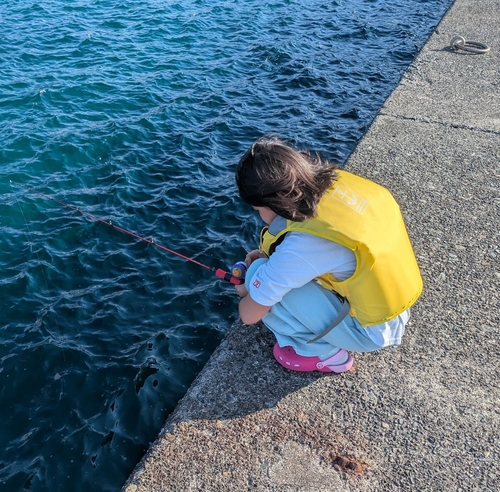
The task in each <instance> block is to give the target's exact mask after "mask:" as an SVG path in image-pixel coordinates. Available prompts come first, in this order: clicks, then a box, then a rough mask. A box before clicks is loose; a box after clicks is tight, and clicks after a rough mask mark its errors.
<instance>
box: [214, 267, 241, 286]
mask: <svg viewBox="0 0 500 492" xmlns="http://www.w3.org/2000/svg"><path fill="white" fill-rule="evenodd" d="M215 275H216V277H219V278H221V279H223V280H225V281H226V282H231V283H232V284H234V285H241V284H243V283H245V281H244V280H243V279H241V278H236V277H233V276H232V275H231V274H230V273H229V272H225V271H224V270H222V269H221V268H217V270H215Z"/></svg>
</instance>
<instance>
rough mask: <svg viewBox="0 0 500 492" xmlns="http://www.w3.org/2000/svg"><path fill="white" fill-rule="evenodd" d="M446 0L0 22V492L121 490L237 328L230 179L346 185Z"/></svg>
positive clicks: (91, 10) (138, 8) (238, 237)
mask: <svg viewBox="0 0 500 492" xmlns="http://www.w3.org/2000/svg"><path fill="white" fill-rule="evenodd" d="M450 3H451V2H450V0H432V1H431V0H427V1H426V0H404V1H403V0H395V1H391V2H388V1H385V0H349V1H344V0H328V1H325V0H272V1H269V2H265V1H257V0H248V1H236V0H233V1H231V0H215V1H214V0H210V1H207V0H182V1H173V0H161V1H160V0H143V1H135V2H130V1H125V0H74V1H71V2H67V1H64V0H45V1H43V2H42V1H35V0H9V1H6V2H2V5H1V6H0V26H1V27H0V111H1V113H0V116H1V120H0V144H1V145H0V317H1V318H0V319H1V322H0V328H1V330H0V361H1V365H0V395H1V400H0V422H1V424H2V431H1V433H0V464H1V466H0V484H1V485H2V487H1V488H2V490H5V491H23V490H30V491H46V490H57V491H73V492H74V491H88V490H100V491H116V490H119V488H120V487H121V485H122V484H123V483H124V481H125V479H126V478H127V476H128V475H129V473H130V472H131V470H132V469H133V467H134V466H135V464H136V463H137V462H138V460H139V459H140V458H141V456H142V455H143V453H144V452H145V450H146V449H147V448H148V446H149V443H150V442H152V441H153V440H154V439H155V437H156V435H157V434H158V432H159V431H160V429H161V427H162V424H163V423H164V421H165V419H166V417H167V416H168V414H169V413H170V412H171V411H172V410H173V408H174V406H175V405H176V403H177V402H178V400H179V399H180V398H181V397H182V396H183V395H184V393H185V392H186V390H187V389H188V387H189V385H190V383H191V382H192V380H193V379H194V377H195V376H196V374H197V373H198V372H199V371H200V370H201V369H202V367H203V365H204V364H205V362H206V361H207V359H208V358H209V357H210V354H211V353H212V352H213V350H214V349H215V347H216V346H217V344H218V343H219V342H220V340H221V339H222V337H223V336H224V333H225V332H226V331H227V330H228V328H229V327H230V325H231V324H232V323H233V322H234V321H235V319H236V316H237V314H236V313H237V311H236V309H237V296H236V295H235V292H234V288H233V287H232V286H230V285H229V284H226V283H224V282H222V281H220V280H218V279H217V278H216V277H215V276H214V275H213V274H212V272H211V271H210V270H207V269H205V268H203V267H200V266H198V265H196V264H193V263H190V262H188V261H186V260H184V259H181V258H179V257H177V256H175V255H173V254H170V253H168V252H164V251H161V250H159V249H158V248H155V247H154V246H152V245H150V244H147V243H145V242H143V241H139V240H136V239H134V238H132V237H130V236H128V235H126V234H123V233H121V232H119V231H117V230H115V229H113V228H112V227H109V226H107V225H106V224H103V223H101V222H99V221H95V220H92V219H89V218H86V217H85V216H83V215H82V214H80V213H78V212H77V211H74V210H70V209H68V208H65V207H63V206H62V205H59V204H57V203H55V202H53V201H51V200H48V199H44V198H42V197H40V196H38V195H36V194H34V193H31V192H27V191H26V190H25V189H23V188H21V187H20V186H18V185H23V186H28V187H31V188H34V189H36V190H37V191H39V192H41V193H44V194H48V195H51V196H53V197H54V198H56V199H57V200H60V201H63V202H65V203H68V204H70V205H72V206H74V207H78V208H79V209H81V210H83V211H86V212H88V213H90V214H93V215H96V216H98V217H100V218H102V219H103V220H106V221H112V223H113V224H117V225H119V226H120V227H123V228H126V229H129V230H131V231H134V232H136V233H138V234H140V235H141V236H144V237H146V238H149V239H154V240H155V241H157V242H158V243H161V244H163V245H165V246H167V247H168V248H171V249H174V250H175V251H178V252H180V253H181V254H183V255H186V256H189V257H192V258H194V259H195V260H196V261H199V262H201V263H203V264H206V265H207V266H208V267H210V268H211V267H215V268H219V267H222V268H227V267H229V266H230V265H231V264H232V263H234V262H235V261H237V260H240V259H242V258H243V257H244V255H245V251H247V250H250V249H253V248H255V246H256V235H257V232H258V229H259V227H260V225H261V224H260V223H259V220H258V217H257V216H256V215H255V213H254V212H253V211H252V210H251V209H250V208H249V207H248V206H245V205H244V204H243V203H242V202H241V201H240V200H239V198H238V196H237V191H236V187H235V184H234V169H235V164H236V163H237V161H238V159H239V157H240V156H241V155H242V154H243V152H244V151H245V150H246V149H247V148H248V146H249V145H250V144H251V143H252V142H253V140H254V139H256V138H257V137H259V136H260V135H262V134H265V133H271V132H272V133H275V134H277V135H279V136H281V137H283V138H285V139H287V140H288V141H289V142H291V143H292V144H293V145H296V146H298V147H303V148H308V149H310V150H313V151H319V152H320V153H321V154H322V155H323V156H324V157H326V158H329V159H332V160H335V161H337V162H338V163H339V164H340V165H342V164H343V163H344V162H345V160H346V158H347V157H348V155H349V153H350V152H351V151H352V150H353V149H354V147H355V145H356V143H357V142H358V141H359V139H360V138H361V137H362V135H363V133H364V132H365V131H366V129H367V127H368V125H369V124H370V122H371V120H372V119H373V117H374V116H375V114H376V112H377V110H378V109H379V108H380V106H381V105H382V103H383V101H384V100H385V98H386V97H387V96H388V95H389V93H390V92H391V90H392V89H393V88H394V87H395V85H396V84H397V82H398V80H399V78H400V76H401V75H402V73H403V72H404V70H405V68H406V67H407V66H408V64H409V63H410V62H411V61H412V59H413V58H414V56H415V54H416V53H417V52H418V50H419V49H420V47H421V46H422V45H423V43H424V42H425V40H426V39H427V37H428V36H429V34H430V33H431V32H432V29H433V27H434V26H435V25H436V24H437V22H438V21H439V19H440V18H441V16H442V15H443V13H444V12H445V10H446V8H447V7H448V6H449V4H450Z"/></svg>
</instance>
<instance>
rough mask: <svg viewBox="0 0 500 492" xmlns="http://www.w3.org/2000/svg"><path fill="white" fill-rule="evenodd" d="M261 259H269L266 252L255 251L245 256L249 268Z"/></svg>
mask: <svg viewBox="0 0 500 492" xmlns="http://www.w3.org/2000/svg"><path fill="white" fill-rule="evenodd" d="M259 258H267V256H266V254H265V253H264V252H262V251H260V250H258V249H254V250H253V251H250V253H248V254H247V255H246V256H245V263H246V264H247V266H250V265H251V264H252V263H253V262H254V261H255V260H258V259H259Z"/></svg>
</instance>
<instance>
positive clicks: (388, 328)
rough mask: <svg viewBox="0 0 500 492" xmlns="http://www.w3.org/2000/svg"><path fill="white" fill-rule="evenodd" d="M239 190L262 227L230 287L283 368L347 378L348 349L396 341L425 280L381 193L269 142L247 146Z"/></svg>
mask: <svg viewBox="0 0 500 492" xmlns="http://www.w3.org/2000/svg"><path fill="white" fill-rule="evenodd" d="M236 183H237V185H238V189H239V193H240V196H241V198H242V199H243V201H245V202H246V203H248V204H249V205H251V206H252V207H253V208H254V209H255V210H257V211H258V212H259V214H260V216H261V218H262V220H263V221H264V222H265V223H266V224H268V226H267V227H265V228H264V229H263V231H262V233H261V240H260V248H259V249H258V250H254V251H251V252H250V253H248V255H247V257H246V258H245V263H246V264H247V266H248V271H247V274H246V279H245V284H244V285H239V286H236V289H237V291H238V294H239V295H240V297H241V298H242V299H241V301H240V304H239V314H240V318H241V320H242V321H243V323H245V324H253V323H256V322H257V321H259V320H261V319H262V321H263V322H264V324H265V325H266V326H267V327H268V328H269V329H270V330H271V331H272V332H273V333H274V335H275V336H276V340H277V343H276V344H275V346H274V350H273V353H274V357H275V358H276V360H277V361H278V362H279V363H280V364H281V365H282V366H283V367H285V368H287V369H291V370H294V371H314V370H317V371H322V372H336V373H340V372H345V371H348V370H349V369H350V368H351V367H352V364H353V359H352V357H351V355H350V354H349V353H348V352H347V351H348V350H349V351H354V352H370V351H374V350H378V349H380V348H382V347H387V346H390V345H398V344H400V343H401V337H402V336H403V334H404V331H405V325H406V323H407V322H408V319H409V317H410V311H409V308H410V306H411V305H412V304H413V303H414V302H415V301H416V300H417V298H418V297H419V295H420V293H421V291H422V279H421V276H420V272H419V268H418V265H417V262H416V260H415V256H414V253H413V250H412V247H411V244H410V241H409V238H408V234H407V232H406V228H405V225H404V222H403V219H402V216H401V212H400V210H399V207H398V205H397V203H396V202H395V200H394V198H393V197H392V196H391V194H390V193H389V192H388V191H387V190H386V189H385V188H383V187H382V186H380V185H377V184H375V183H374V182H372V181H369V180H367V179H364V178H361V177H359V176H355V175H353V174H350V173H348V172H346V171H343V170H337V169H336V168H335V166H333V165H332V164H331V163H329V162H322V161H321V159H320V158H319V157H317V156H316V157H313V156H311V155H310V154H309V153H308V152H305V151H298V150H295V149H293V148H291V147H289V146H288V145H286V144H285V143H283V142H282V141H280V140H279V139H277V138H275V137H262V138H260V139H258V140H257V141H256V142H255V143H254V144H253V145H252V146H251V147H250V149H249V150H248V151H247V152H246V153H245V155H244V156H243V157H242V158H241V160H240V162H239V164H238V167H237V170H236Z"/></svg>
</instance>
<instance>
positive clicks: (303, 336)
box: [245, 259, 381, 360]
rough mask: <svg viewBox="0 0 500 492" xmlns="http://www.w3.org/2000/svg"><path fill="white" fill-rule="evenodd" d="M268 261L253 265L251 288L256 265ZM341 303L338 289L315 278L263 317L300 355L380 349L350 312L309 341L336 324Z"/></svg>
mask: <svg viewBox="0 0 500 492" xmlns="http://www.w3.org/2000/svg"><path fill="white" fill-rule="evenodd" d="M267 261H268V260H267V259H259V260H256V261H254V262H253V263H252V264H251V265H250V267H249V268H248V271H247V274H246V278H245V285H246V288H247V290H250V289H249V286H250V282H251V279H252V277H253V275H254V273H255V271H256V269H257V268H258V267H259V266H260V265H262V264H263V263H265V262H267ZM341 307H342V303H341V301H340V300H339V299H338V297H337V296H336V295H335V294H334V293H332V292H331V291H329V290H326V289H324V288H323V287H321V286H320V285H318V284H317V283H316V282H314V281H311V282H309V283H307V284H306V285H304V286H303V287H300V288H298V289H292V290H291V291H290V292H288V293H287V294H286V295H285V296H284V297H283V299H282V300H281V301H280V302H279V303H277V304H275V305H274V306H273V307H272V308H271V310H270V311H269V312H268V313H267V314H266V315H265V316H264V317H263V318H262V321H263V323H264V324H265V325H266V326H267V327H268V328H269V329H270V330H271V331H272V332H273V333H274V335H275V336H276V340H277V342H278V345H279V346H280V347H285V346H292V347H293V348H294V349H295V352H296V353H297V354H299V355H304V356H317V357H319V358H320V359H322V360H324V359H326V358H327V357H330V356H332V355H335V354H336V353H337V352H338V351H339V350H340V349H344V350H349V351H353V352H373V351H374V350H379V349H380V348H381V347H380V346H378V345H377V344H375V343H374V342H373V341H372V340H371V339H370V338H369V337H368V335H367V334H366V331H365V329H364V328H363V327H362V326H361V325H360V324H359V322H358V321H357V320H356V319H355V318H353V317H352V316H349V315H347V316H346V317H345V318H344V320H343V321H342V322H341V323H339V324H338V325H337V326H336V327H335V328H334V329H333V330H332V331H330V333H328V334H327V335H325V336H324V337H323V338H320V339H319V340H318V341H316V342H313V343H310V344H307V342H308V341H309V340H311V339H313V338H314V337H315V336H316V335H318V334H319V333H321V332H322V331H324V330H326V328H328V327H329V326H330V325H331V324H332V322H333V321H334V320H335V319H336V317H337V314H338V312H339V311H340V309H341Z"/></svg>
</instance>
